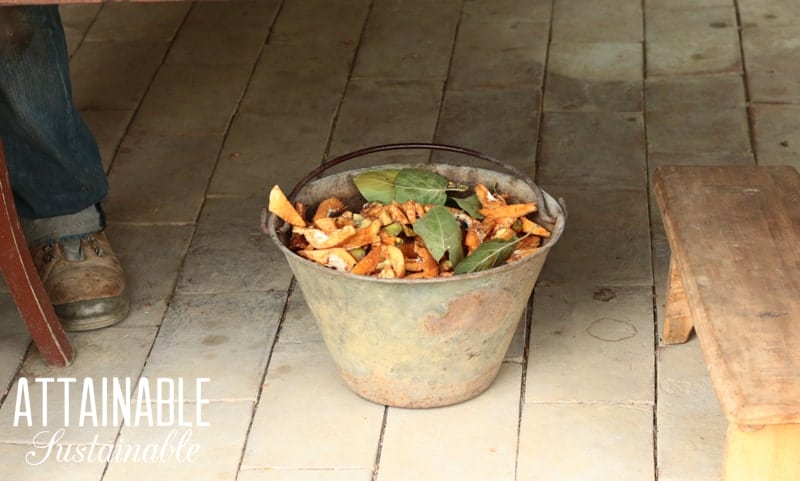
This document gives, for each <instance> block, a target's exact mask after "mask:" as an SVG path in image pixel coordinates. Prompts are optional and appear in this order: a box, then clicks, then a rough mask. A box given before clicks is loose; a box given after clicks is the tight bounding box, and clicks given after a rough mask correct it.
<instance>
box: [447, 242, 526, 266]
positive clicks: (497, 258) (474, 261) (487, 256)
mask: <svg viewBox="0 0 800 481" xmlns="http://www.w3.org/2000/svg"><path fill="white" fill-rule="evenodd" d="M519 241H520V239H517V238H514V239H510V240H502V239H492V240H489V241H486V242H484V243H483V244H481V245H480V246H478V248H477V249H475V252H473V253H472V254H470V255H468V256H467V257H465V258H464V260H463V261H461V262H460V263H458V264H457V265H456V268H455V270H454V273H455V274H467V273H470V272H479V271H485V270H486V269H491V268H492V267H496V266H499V265H500V264H502V263H503V262H505V261H506V259H508V257H509V256H510V255H511V254H512V253H513V252H514V249H516V247H517V244H518V243H519Z"/></svg>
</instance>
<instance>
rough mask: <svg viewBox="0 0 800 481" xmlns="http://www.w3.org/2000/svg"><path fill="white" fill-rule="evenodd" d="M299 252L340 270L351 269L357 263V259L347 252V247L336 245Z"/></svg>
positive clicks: (307, 257)
mask: <svg viewBox="0 0 800 481" xmlns="http://www.w3.org/2000/svg"><path fill="white" fill-rule="evenodd" d="M298 254H300V255H301V256H303V257H305V258H306V259H310V260H312V261H314V262H318V263H320V264H322V265H324V266H327V267H333V268H334V269H336V270H340V271H351V270H352V269H353V267H354V266H355V265H356V260H355V258H353V256H352V255H350V253H349V252H347V250H346V249H342V248H341V247H334V248H332V249H310V250H309V249H306V250H302V251H298Z"/></svg>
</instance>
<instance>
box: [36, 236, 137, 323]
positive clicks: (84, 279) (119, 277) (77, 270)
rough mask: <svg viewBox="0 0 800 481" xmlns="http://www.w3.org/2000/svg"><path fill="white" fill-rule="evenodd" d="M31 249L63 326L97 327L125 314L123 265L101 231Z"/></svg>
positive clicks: (125, 292) (125, 294)
mask: <svg viewBox="0 0 800 481" xmlns="http://www.w3.org/2000/svg"><path fill="white" fill-rule="evenodd" d="M31 254H32V255H33V263H34V264H35V265H36V269H37V270H38V272H39V277H40V278H41V279H42V283H43V284H44V288H45V290H46V291H47V295H48V296H50V302H51V303H52V304H53V308H54V309H55V311H56V315H57V316H58V318H59V320H60V321H61V323H62V324H63V326H64V329H66V330H68V331H87V330H90V329H99V328H101V327H106V326H110V325H112V324H115V323H117V322H119V321H121V320H122V319H124V318H125V316H127V315H128V311H129V310H130V299H129V298H128V293H127V290H126V289H125V277H124V274H123V272H122V265H121V264H120V263H119V261H118V260H117V257H116V256H115V255H114V252H113V251H112V250H111V245H110V244H109V243H108V239H107V238H106V235H105V233H104V232H102V231H101V232H97V233H94V234H87V235H82V236H78V237H67V238H62V239H58V240H49V241H46V242H43V243H39V244H37V245H35V246H34V247H33V248H31Z"/></svg>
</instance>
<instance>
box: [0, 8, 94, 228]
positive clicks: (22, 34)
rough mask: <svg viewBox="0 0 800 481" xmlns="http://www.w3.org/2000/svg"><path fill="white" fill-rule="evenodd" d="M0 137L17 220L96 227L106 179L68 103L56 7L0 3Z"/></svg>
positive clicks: (83, 126) (68, 86) (88, 137)
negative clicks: (17, 5)
mask: <svg viewBox="0 0 800 481" xmlns="http://www.w3.org/2000/svg"><path fill="white" fill-rule="evenodd" d="M0 138H2V141H3V144H4V146H5V153H6V160H7V162H8V170H9V176H10V178H11V184H12V188H13V190H14V197H15V200H16V204H17V210H18V211H19V213H20V216H21V217H23V218H27V219H28V220H30V219H38V220H46V219H42V218H54V217H56V216H64V217H63V218H62V219H61V222H60V224H64V223H65V222H66V223H67V224H69V223H72V224H74V223H76V222H77V223H84V222H88V224H90V225H91V224H97V225H98V226H100V228H101V227H102V226H101V225H100V224H102V222H103V221H102V213H101V212H100V210H99V207H95V205H96V204H98V203H99V202H100V201H101V200H102V199H103V198H105V196H106V194H107V192H108V182H107V179H106V175H105V171H104V169H103V165H102V161H101V159H100V153H99V151H98V147H97V143H96V141H95V139H94V136H93V135H92V133H91V132H90V130H89V128H88V127H87V125H86V124H85V123H84V121H83V119H81V116H80V114H79V113H78V111H77V109H76V108H75V105H74V103H73V100H72V86H71V83H70V78H69V58H68V52H67V47H66V41H65V38H64V30H63V27H62V25H61V17H60V15H59V13H58V7H57V6H53V5H49V6H24V7H0ZM53 220H58V219H53ZM57 223H58V222H57ZM23 225H25V223H24V222H23ZM67 227H68V226H67ZM85 227H86V226H76V229H77V230H79V231H83V232H84V233H85V232H89V230H86V229H85ZM67 230H70V229H69V228H67ZM94 230H98V229H97V228H96V229H94ZM26 232H27V229H26ZM80 233H81V232H67V233H66V234H65V235H67V234H69V235H74V234H80ZM28 240H29V241H30V240H31V239H28Z"/></svg>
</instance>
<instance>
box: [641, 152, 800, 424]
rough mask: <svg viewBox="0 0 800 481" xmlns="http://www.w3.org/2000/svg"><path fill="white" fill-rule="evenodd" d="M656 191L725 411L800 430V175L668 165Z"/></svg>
mask: <svg viewBox="0 0 800 481" xmlns="http://www.w3.org/2000/svg"><path fill="white" fill-rule="evenodd" d="M654 188H655V191H656V197H657V199H658V202H659V206H660V207H661V211H662V214H663V218H664V225H665V228H666V231H667V236H668V239H669V242H670V246H671V248H672V251H673V252H674V253H677V257H678V259H679V263H678V264H679V271H680V277H681V281H682V285H683V288H684V291H685V293H686V298H687V300H688V304H689V308H690V311H691V314H692V320H693V322H694V327H695V330H696V332H697V336H698V338H699V340H700V343H701V346H702V348H703V353H704V355H705V358H706V363H707V365H708V369H709V372H710V374H711V378H712V382H713V383H714V388H715V390H716V392H717V396H718V397H719V400H720V404H721V405H722V409H723V411H724V413H725V414H726V416H727V417H728V419H729V420H731V421H732V422H736V423H739V424H780V423H800V175H799V174H798V173H797V171H795V170H794V169H792V168H791V167H753V166H742V167H738V166H737V167H698V166H665V167H662V168H660V169H658V170H657V172H656V175H655V177H654Z"/></svg>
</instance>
